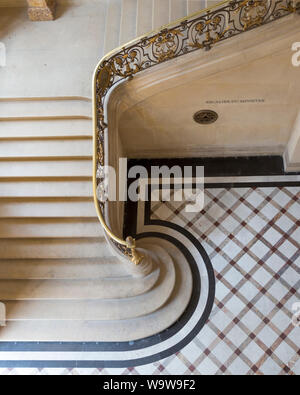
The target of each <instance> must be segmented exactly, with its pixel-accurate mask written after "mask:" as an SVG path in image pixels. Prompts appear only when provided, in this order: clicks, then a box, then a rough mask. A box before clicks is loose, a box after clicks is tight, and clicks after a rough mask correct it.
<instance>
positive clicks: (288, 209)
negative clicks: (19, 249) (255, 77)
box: [0, 186, 300, 375]
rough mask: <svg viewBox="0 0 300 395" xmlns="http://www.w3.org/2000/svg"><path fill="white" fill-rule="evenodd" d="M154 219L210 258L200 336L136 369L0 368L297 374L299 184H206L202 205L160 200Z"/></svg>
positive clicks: (299, 353)
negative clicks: (207, 310)
mask: <svg viewBox="0 0 300 395" xmlns="http://www.w3.org/2000/svg"><path fill="white" fill-rule="evenodd" d="M151 218H152V219H163V220H167V221H171V222H174V223H177V224H179V225H181V226H183V227H185V228H186V229H188V230H189V231H190V232H191V233H192V234H194V235H195V236H196V237H197V238H198V239H199V240H200V241H201V243H202V245H203V246H204V248H205V249H206V251H207V252H208V254H209V256H210V259H211V261H212V264H213V267H214V270H215V275H216V279H217V289H216V299H215V305H214V309H213V312H212V315H211V317H210V320H209V322H208V323H207V325H206V326H205V327H204V328H203V330H202V331H201V332H200V333H199V334H198V336H197V337H196V338H194V340H193V341H192V342H191V343H190V344H189V345H188V346H186V347H185V348H184V349H183V350H181V352H179V353H177V354H176V355H173V356H171V357H169V358H167V359H165V360H162V361H159V362H156V363H153V364H150V365H144V366H140V367H137V368H128V369H102V370H101V369H40V370H38V369H11V370H8V369H1V370H0V374H49V373H51V374H53V373H55V374H82V373H84V374H118V375H120V374H185V375H190V374H197V375H199V374H217V375H218V374H226V375H231V374H241V375H245V374H247V375H248V374H250V375H253V374H256V375H263V374H273V375H298V374H300V358H299V356H300V327H299V325H298V326H295V325H294V324H293V322H292V319H293V315H294V314H295V312H293V305H294V304H295V303H300V294H299V285H300V276H299V273H300V269H299V263H300V249H299V247H300V227H299V225H300V220H299V218H300V187H271V186H270V187H264V188H253V187H243V188H236V187H235V188H231V189H225V188H214V189H212V188H209V189H206V191H205V208H204V211H203V212H201V213H193V214H191V213H186V212H185V204H184V203H178V202H165V203H162V202H158V203H152V214H151ZM294 318H295V317H294ZM296 325H297V323H296Z"/></svg>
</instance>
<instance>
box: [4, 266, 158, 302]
mask: <svg viewBox="0 0 300 395" xmlns="http://www.w3.org/2000/svg"><path fill="white" fill-rule="evenodd" d="M158 276H159V270H156V271H154V272H152V273H151V274H149V275H148V276H146V277H142V278H134V277H129V276H128V277H115V278H111V279H110V278H99V279H97V278H93V279H79V280H59V279H52V280H0V300H2V301H6V300H35V299H37V300H49V299H50V300H64V299H67V300H81V299H120V298H129V297H134V296H136V295H141V294H144V293H145V292H147V291H148V290H150V289H151V288H152V287H153V286H154V284H155V283H156V281H157V279H158Z"/></svg>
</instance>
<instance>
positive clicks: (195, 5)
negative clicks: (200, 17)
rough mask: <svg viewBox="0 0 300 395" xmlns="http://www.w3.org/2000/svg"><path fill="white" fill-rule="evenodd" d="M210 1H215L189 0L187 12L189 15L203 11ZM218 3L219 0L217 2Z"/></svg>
mask: <svg viewBox="0 0 300 395" xmlns="http://www.w3.org/2000/svg"><path fill="white" fill-rule="evenodd" d="M208 3H212V4H213V3H214V2H213V1H211V2H210V1H208V2H207V1H205V0H188V1H187V13H188V15H190V14H194V13H195V12H198V11H201V10H203V9H204V8H206V7H207V6H209V5H207V4H208ZM216 3H218V1H217V2H216Z"/></svg>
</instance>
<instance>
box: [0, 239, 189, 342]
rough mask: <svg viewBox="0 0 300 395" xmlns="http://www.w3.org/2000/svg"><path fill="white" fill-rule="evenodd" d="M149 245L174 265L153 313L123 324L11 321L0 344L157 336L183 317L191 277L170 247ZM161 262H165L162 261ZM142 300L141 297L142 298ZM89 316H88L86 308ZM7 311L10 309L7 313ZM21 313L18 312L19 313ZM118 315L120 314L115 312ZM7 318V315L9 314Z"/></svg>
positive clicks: (2, 330)
mask: <svg viewBox="0 0 300 395" xmlns="http://www.w3.org/2000/svg"><path fill="white" fill-rule="evenodd" d="M149 242H150V243H151V245H155V246H157V245H158V244H159V246H161V247H162V248H163V249H164V251H168V252H169V251H170V255H171V257H172V259H173V262H174V264H175V271H176V282H175V286H174V289H173V292H172V296H171V297H170V298H169V299H168V300H167V302H166V303H164V304H163V305H161V307H160V308H158V309H157V310H156V311H154V312H152V313H150V314H145V315H142V316H141V317H137V318H133V319H124V320H109V321H100V320H99V321H98V320H97V321H92V320H88V319H81V320H77V321H72V320H55V321H51V320H44V321H42V320H22V321H19V320H12V321H8V322H7V326H5V327H3V328H0V336H1V340H2V341H96V342H97V341H99V342H100V341H131V340H137V339H142V338H145V337H148V336H151V335H153V334H155V333H159V332H161V331H163V330H164V329H166V328H168V327H170V326H171V325H172V324H174V323H175V322H176V321H177V320H178V318H179V317H180V316H181V315H182V314H183V312H184V310H185V309H186V307H187V304H188V302H189V300H190V297H191V292H192V286H193V282H192V276H191V271H190V268H189V265H188V263H187V262H186V260H185V258H184V257H183V255H182V253H181V252H180V251H179V250H177V249H176V248H175V247H174V246H172V245H171V244H170V243H168V242H165V241H163V240H158V239H149ZM161 260H162V261H165V258H164V257H162V259H161ZM143 296H144V295H143ZM89 308H90V310H89V314H91V315H92V308H93V307H92V306H91V305H90V307H89ZM8 310H9V311H10V308H9V309H8ZM20 310H21V309H20ZM119 311H120V310H119ZM9 314H10V313H9Z"/></svg>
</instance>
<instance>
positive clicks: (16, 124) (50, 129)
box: [0, 117, 93, 138]
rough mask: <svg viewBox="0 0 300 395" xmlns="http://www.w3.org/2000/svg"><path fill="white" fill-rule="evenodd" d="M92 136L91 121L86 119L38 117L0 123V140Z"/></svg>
mask: <svg viewBox="0 0 300 395" xmlns="http://www.w3.org/2000/svg"><path fill="white" fill-rule="evenodd" d="M92 134H93V125H92V120H91V119H90V118H87V117H78V118H74V117H68V118H66V117H65V118H58V117H48V118H43V117H38V118H37V119H35V120H34V119H23V120H22V119H20V120H14V119H11V120H8V121H3V120H2V121H1V123H0V138H12V137H22V138H30V137H60V136H92Z"/></svg>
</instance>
